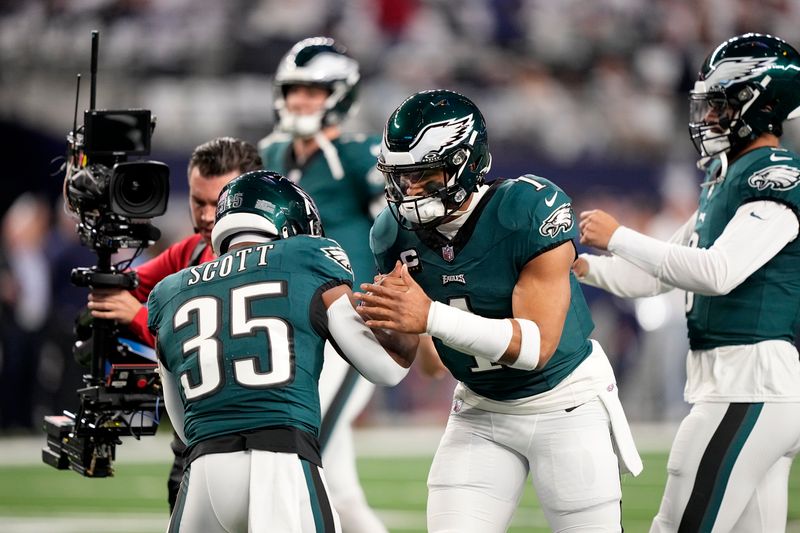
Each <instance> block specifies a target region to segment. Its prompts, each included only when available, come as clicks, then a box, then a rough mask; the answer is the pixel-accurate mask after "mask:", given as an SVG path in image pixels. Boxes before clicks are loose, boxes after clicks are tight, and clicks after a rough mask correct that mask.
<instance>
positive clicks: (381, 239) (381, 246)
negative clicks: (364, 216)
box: [369, 206, 400, 255]
mask: <svg viewBox="0 0 800 533" xmlns="http://www.w3.org/2000/svg"><path fill="white" fill-rule="evenodd" d="M389 209H390V208H389V207H388V206H387V207H384V208H383V211H381V212H380V213H379V214H378V216H377V217H376V218H375V222H374V223H373V224H372V229H371V230H370V232H369V244H370V247H371V248H372V253H373V254H375V255H378V254H382V253H384V252H386V250H388V249H389V248H390V247H391V246H392V244H394V241H395V240H397V232H398V231H400V227H399V225H398V224H397V221H396V220H395V218H394V216H393V215H392V213H390V212H389Z"/></svg>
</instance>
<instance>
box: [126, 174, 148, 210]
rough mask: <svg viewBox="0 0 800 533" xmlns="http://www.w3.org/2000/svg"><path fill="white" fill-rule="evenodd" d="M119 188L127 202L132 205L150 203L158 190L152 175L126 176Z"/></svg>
mask: <svg viewBox="0 0 800 533" xmlns="http://www.w3.org/2000/svg"><path fill="white" fill-rule="evenodd" d="M119 189H120V190H119V192H120V194H121V195H122V197H123V198H124V199H125V202H126V203H128V204H130V205H132V206H140V205H143V204H146V203H148V202H149V201H150V200H151V199H152V198H153V193H154V192H155V190H156V189H155V187H153V178H152V177H150V176H125V177H124V179H123V180H122V183H121V184H120V186H119Z"/></svg>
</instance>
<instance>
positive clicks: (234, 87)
mask: <svg viewBox="0 0 800 533" xmlns="http://www.w3.org/2000/svg"><path fill="white" fill-rule="evenodd" d="M798 22H800V2H797V1H796V0H760V1H755V0H699V1H697V0H695V1H692V0H591V1H589V0H583V1H581V0H560V1H558V2H553V1H551V0H463V1H446V0H329V1H325V0H292V1H291V2H286V1H285V0H227V1H225V2H220V1H217V0H26V1H22V0H0V146H1V147H2V148H1V149H0V150H1V151H2V155H3V158H2V159H3V163H4V165H3V178H2V183H3V194H2V195H0V216H2V249H0V257H2V260H0V334H1V335H2V340H3V346H5V347H6V349H5V350H3V351H2V353H0V357H2V359H1V361H2V365H3V366H2V372H0V436H2V437H6V438H5V439H0V451H2V450H11V449H12V448H13V446H15V445H19V443H20V442H22V443H34V444H36V443H38V441H37V440H36V438H37V435H38V425H39V420H41V416H42V415H43V414H45V413H53V412H59V411H60V410H61V409H64V408H69V407H72V406H73V405H74V401H75V400H74V397H75V396H74V391H75V388H76V387H77V385H78V383H79V375H80V370H79V369H78V368H76V365H75V364H74V362H73V361H72V359H71V356H70V354H69V345H70V342H71V332H70V330H71V327H72V321H73V318H74V316H75V315H76V313H77V311H78V309H79V308H80V306H81V305H83V303H84V302H85V290H82V289H76V288H74V287H71V286H70V285H69V283H68V277H67V276H68V272H69V269H70V268H72V267H74V266H89V265H92V264H94V257H93V255H92V254H91V253H90V252H89V251H87V250H86V249H84V248H82V247H80V246H79V245H78V243H77V242H76V238H75V235H74V230H73V227H72V224H71V222H70V220H69V219H68V218H67V217H65V216H64V213H63V209H62V206H61V201H60V189H61V180H60V176H57V175H55V173H56V171H57V169H58V166H59V164H60V163H59V162H58V161H57V160H56V158H58V157H59V156H63V154H64V152H65V140H64V138H65V134H66V132H67V131H68V130H69V129H70V128H71V125H72V116H73V110H74V105H75V75H76V74H77V73H81V74H82V75H83V83H82V88H81V105H80V109H84V108H86V107H88V88H89V83H88V79H89V50H90V32H91V31H92V30H95V29H97V30H99V31H100V63H99V72H98V100H97V107H98V108H117V109H119V108H137V107H139V108H148V109H151V110H152V111H153V113H154V114H155V115H156V116H157V118H158V123H157V127H156V130H155V134H154V137H153V151H152V154H151V158H152V159H155V160H160V161H164V162H166V163H167V164H168V165H169V166H170V169H171V172H172V177H171V186H172V193H173V194H172V198H171V199H170V209H169V212H168V214H167V215H165V216H164V217H161V218H159V219H156V220H155V224H156V225H157V226H158V227H159V228H160V229H161V230H162V232H163V234H164V236H163V238H162V240H161V241H160V242H159V244H158V246H155V247H153V248H151V249H149V250H148V253H149V254H154V253H157V252H158V251H159V250H160V249H161V248H162V247H163V246H164V245H166V244H169V243H170V242H172V241H174V240H176V239H178V238H180V237H181V236H182V235H185V234H187V233H188V232H189V231H191V229H190V225H189V216H188V208H187V205H188V203H187V201H186V196H185V195H186V192H187V186H186V178H185V168H186V162H187V158H188V154H189V153H190V151H191V149H192V148H193V147H194V146H195V145H197V144H198V143H200V142H203V141H205V140H208V139H210V138H212V137H215V136H218V135H234V136H238V137H241V138H243V139H246V140H249V141H251V142H256V141H258V139H260V138H261V137H263V136H264V135H266V134H267V133H268V132H269V131H270V130H271V129H272V126H273V112H272V107H271V100H272V96H271V95H272V85H271V83H272V80H271V74H272V72H273V71H274V69H275V67H276V66H277V62H278V60H279V59H280V57H281V56H282V55H283V54H284V53H285V52H286V51H287V50H288V48H289V47H290V46H291V45H292V44H293V43H294V42H296V41H297V40H299V39H301V38H304V37H307V36H311V35H323V34H324V35H330V36H332V37H334V38H336V39H337V40H338V41H340V42H341V43H343V44H345V45H346V46H347V47H348V49H349V51H350V53H351V54H352V55H353V56H354V57H356V58H357V59H358V60H359V61H360V63H361V69H362V83H361V89H360V109H359V112H358V114H357V115H356V116H355V117H353V118H352V119H351V120H350V121H348V122H347V123H346V129H347V130H351V131H363V132H379V131H380V130H381V129H382V127H383V123H384V121H385V119H386V118H387V117H388V115H389V113H390V112H391V111H392V110H393V109H394V108H395V107H396V106H397V105H398V104H399V103H400V102H401V101H402V100H403V98H405V97H406V96H407V95H409V94H411V93H413V92H415V91H418V90H423V89H429V88H448V89H454V90H458V91H461V92H463V93H464V94H466V95H468V96H469V97H470V98H472V99H473V100H474V101H475V102H476V103H477V104H478V105H479V107H480V108H481V110H482V111H483V112H484V115H485V116H486V118H487V121H488V125H489V141H490V146H491V149H492V153H493V156H494V166H493V170H492V172H491V174H490V175H491V176H492V177H515V176H517V175H519V174H520V173H535V174H539V175H542V176H546V177H548V178H550V179H552V180H554V181H556V182H557V183H559V184H560V185H561V186H562V187H563V188H564V189H565V190H566V191H567V192H568V193H569V194H571V195H572V197H573V199H574V204H575V207H576V211H580V210H581V209H583V208H585V207H602V208H605V209H608V210H609V211H611V212H612V213H614V214H616V215H617V216H618V217H619V218H620V220H621V221H622V222H623V223H624V224H627V225H629V226H632V227H634V228H637V229H640V230H643V231H645V232H647V233H650V234H652V235H656V236H661V237H664V236H666V235H669V234H670V233H671V232H672V230H673V229H674V228H675V227H677V225H678V224H679V223H681V222H682V221H683V220H684V219H685V218H687V217H688V215H689V214H690V213H691V212H692V211H693V210H694V208H695V202H696V196H697V191H698V187H699V179H700V175H699V172H698V171H697V169H696V168H695V165H694V164H695V160H696V153H695V151H694V148H693V147H692V145H691V143H690V141H689V138H688V133H687V127H686V124H687V115H688V113H687V107H688V106H687V100H686V95H687V91H688V90H689V88H690V87H691V85H692V83H693V80H694V77H695V75H696V72H697V70H698V67H699V65H700V63H701V62H702V60H703V58H704V57H705V56H706V55H707V54H708V53H709V52H710V51H711V49H712V48H713V47H714V46H715V45H716V44H718V43H719V42H721V41H722V40H724V39H726V38H728V37H730V36H733V35H736V34H739V33H743V32H746V31H760V32H765V33H772V34H775V35H778V36H781V37H783V38H784V39H786V40H787V41H789V42H790V43H793V44H795V45H798V44H800V24H798ZM798 140H800V124H793V123H791V122H790V123H788V127H787V133H786V135H785V136H784V142H785V144H787V146H789V147H794V148H797V147H798V142H797V141H798ZM20 272H24V275H21V274H20ZM586 293H587V297H588V298H589V300H590V302H591V305H592V308H593V315H594V319H595V322H596V325H597V328H596V330H595V333H594V336H595V338H597V339H598V340H600V341H601V343H603V344H604V346H606V351H607V352H608V353H609V354H610V356H611V357H612V359H613V361H612V362H613V364H614V366H615V369H616V372H617V376H618V378H619V381H620V390H621V394H622V396H623V402H624V405H625V407H626V410H627V412H628V414H629V417H630V419H631V420H632V421H633V422H635V423H637V427H638V428H642V429H639V430H637V437H639V436H642V437H643V438H648V437H650V440H652V441H653V442H655V444H656V446H655V448H657V449H660V450H661V451H662V452H663V451H664V450H666V449H667V447H668V446H669V442H670V428H671V427H673V426H672V424H674V423H675V422H676V421H677V420H679V419H680V417H681V416H682V415H683V413H684V412H685V411H686V409H687V407H686V406H685V405H684V404H683V402H682V397H681V395H682V384H683V379H684V371H683V358H684V355H685V351H686V342H685V325H684V321H683V317H682V295H680V294H677V293H675V294H672V295H665V296H661V297H657V298H649V299H640V300H635V301H622V300H618V299H614V298H611V297H608V296H607V295H605V294H603V293H600V292H599V291H594V290H587V291H586ZM9 346H13V347H14V350H16V352H15V353H14V354H13V358H15V359H13V360H12V354H10V353H9V351H10V350H9V348H8V347H9ZM20 354H22V355H21V356H20ZM20 357H22V358H23V360H22V361H21V362H20V361H19V360H18V359H19V358H20ZM12 361H13V362H12ZM452 384H453V383H452V381H451V380H449V379H444V380H442V381H430V380H428V379H426V378H423V377H422V376H419V375H417V374H413V375H411V376H410V378H409V379H407V380H406V382H404V383H403V384H402V385H401V386H399V387H397V388H395V389H387V390H380V391H379V392H378V394H376V396H375V398H374V400H373V402H372V404H371V405H370V407H369V409H368V411H367V412H366V413H365V415H364V416H362V418H361V420H360V425H361V426H362V427H363V428H365V431H372V430H374V429H375V428H387V427H388V428H392V427H395V428H397V427H400V428H412V427H421V428H423V431H425V430H429V429H430V428H434V431H435V429H436V428H440V427H441V424H442V423H443V422H444V420H445V418H446V414H447V410H448V407H449V398H450V392H451V390H452ZM28 394H30V395H32V397H33V402H32V404H31V405H30V406H26V405H25V402H21V403H20V402H19V398H20V397H23V396H25V395H28ZM652 423H658V424H661V426H652V425H650V424H652ZM654 427H658V428H659V429H653V428H654ZM664 428H666V429H664ZM11 437H15V438H11ZM19 439H22V440H21V441H20V440H19ZM391 440H392V439H389V441H390V442H391ZM432 443H433V444H431V449H430V452H431V453H432V451H433V448H432V446H433V445H434V444H435V439H433V440H432ZM37 446H38V444H36V445H31V446H28V445H27V444H22V448H23V449H25V450H26V452H25V453H22V454H21V455H14V454H13V453H10V454H9V457H10V458H11V459H9V460H8V461H7V462H10V463H14V462H15V459H14V458H15V457H18V458H19V459H20V461H21V462H23V463H25V462H29V461H26V460H25V459H26V458H28V459H30V456H31V455H32V456H33V457H34V459H35V460H38V455H37V454H38V448H37ZM126 450H127V447H126V446H123V447H122V448H120V450H119V452H120V464H123V465H124V462H125V458H126ZM365 453H366V452H365ZM145 455H146V454H145ZM423 455H424V453H423ZM34 462H35V461H34ZM41 468H42V469H44V468H46V467H44V465H41ZM662 469H663V467H662ZM47 474H48V475H49V474H51V473H50V472H48V473H47ZM52 474H62V473H55V472H53V473H52ZM15 475H16V474H15ZM15 475H11V477H4V476H0V480H2V483H5V484H6V486H5V487H3V489H8V490H12V487H16V486H17V482H16V481H15V479H17V478H16V477H15ZM27 475H28V474H25V476H27ZM65 475H67V474H65ZM420 476H421V477H420V479H419V480H418V481H419V483H420V484H423V479H424V469H422V471H421V473H420ZM377 477H378V478H380V475H378V476H377ZM48 479H49V478H48ZM59 479H63V476H62V477H61V478H59ZM82 481H83V480H82ZM48 483H49V481H48ZM159 483H160V482H159ZM662 484H663V483H662ZM795 486H797V485H795ZM658 488H659V489H660V486H658ZM423 489H424V486H423ZM154 490H161V485H160V484H158V485H157V486H156V488H155V489H154ZM653 494H655V495H654V496H652V498H653V499H654V500H657V499H658V497H659V495H660V491H659V490H655V492H654V493H653ZM370 497H371V498H372V495H371V496H370ZM3 499H5V497H4V498H3ZM794 500H795V501H796V500H797V498H794ZM9 501H10V500H9ZM655 505H657V501H654V502H652V506H655ZM23 508H24V506H23ZM156 508H157V507H156ZM9 509H11V510H9ZM12 511H13V505H12V503H9V504H8V505H7V506H6V507H5V508H3V509H0V514H2V515H9V514H13V512H12ZM37 512H38V511H32V512H31V513H29V514H36V513H37ZM111 512H113V509H109V513H111ZM23 514H25V513H23ZM643 523H644V522H643ZM28 526H30V524H29V525H28ZM28 526H25V525H22V526H19V527H20V528H23V529H20V530H24V528H25V527H28ZM15 527H16V526H15ZM30 527H34V526H30ZM0 529H2V528H0ZM157 529H158V528H155V530H157ZM27 530H30V531H34V530H36V529H35V527H34V529H27ZM92 530H94V529H92ZM97 530H98V531H102V530H103V529H102V528H100V529H97ZM626 530H627V529H626ZM633 530H634V531H636V529H633ZM115 531H116V530H115Z"/></svg>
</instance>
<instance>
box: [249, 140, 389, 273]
mask: <svg viewBox="0 0 800 533" xmlns="http://www.w3.org/2000/svg"><path fill="white" fill-rule="evenodd" d="M331 144H333V146H334V148H335V149H336V152H337V154H338V156H339V161H341V164H342V170H343V171H344V176H343V177H342V178H341V179H336V178H335V177H334V173H333V172H332V171H331V168H330V166H329V165H328V161H327V159H326V158H325V155H324V154H323V153H322V151H321V150H319V151H317V152H316V153H315V154H314V155H313V156H311V157H310V158H309V160H308V161H306V162H305V164H303V165H298V164H297V162H296V161H295V159H294V154H293V152H292V149H291V148H292V138H291V137H290V136H289V135H282V134H272V135H270V136H269V137H266V138H265V139H264V140H262V141H261V143H260V144H259V149H260V152H261V159H262V160H263V163H264V168H265V169H267V170H272V171H275V172H279V173H281V174H283V175H284V176H286V177H287V178H289V179H290V180H292V181H293V182H295V183H298V184H299V185H300V186H301V187H303V189H304V190H305V191H306V192H307V193H308V194H309V195H310V196H311V197H312V198H313V199H314V202H315V203H316V204H317V207H318V208H319V213H320V217H321V218H322V227H323V228H324V229H325V236H326V237H330V238H331V239H334V240H335V241H336V242H338V243H339V244H340V245H341V246H342V248H344V249H345V251H346V252H347V255H348V256H349V257H350V261H351V262H352V266H353V272H354V273H355V278H356V286H358V284H360V283H363V282H365V281H372V278H373V276H374V275H375V262H374V261H373V260H372V254H371V252H370V250H369V229H370V227H371V226H372V216H371V215H370V212H369V209H370V204H371V203H372V202H373V200H374V199H375V198H376V197H379V196H381V195H382V194H383V188H384V179H383V176H382V175H381V174H380V172H378V171H377V169H376V168H375V165H376V163H377V157H378V150H379V149H380V137H377V136H367V135H355V134H353V135H348V134H343V135H342V136H341V137H339V138H338V139H334V140H333V141H331Z"/></svg>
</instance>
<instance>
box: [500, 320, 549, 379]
mask: <svg viewBox="0 0 800 533" xmlns="http://www.w3.org/2000/svg"><path fill="white" fill-rule="evenodd" d="M514 320H516V321H517V324H519V329H520V334H521V337H520V340H519V356H518V357H517V360H516V361H514V362H513V363H512V364H510V365H508V366H509V367H510V368H516V369H518V370H533V369H535V368H536V365H538V364H539V352H540V350H541V341H542V336H541V334H540V333H539V326H537V325H536V322H534V321H533V320H527V319H525V318H515V319H514Z"/></svg>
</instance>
